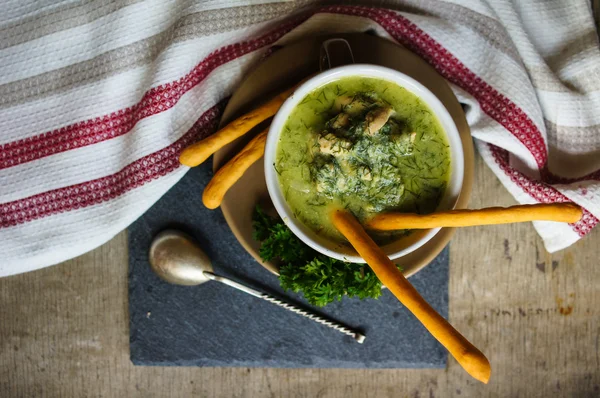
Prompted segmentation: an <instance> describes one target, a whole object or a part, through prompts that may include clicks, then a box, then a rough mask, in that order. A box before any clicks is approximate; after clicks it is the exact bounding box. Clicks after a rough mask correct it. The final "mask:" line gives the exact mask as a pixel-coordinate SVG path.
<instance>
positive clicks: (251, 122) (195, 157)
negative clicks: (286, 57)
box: [179, 86, 297, 167]
mask: <svg viewBox="0 0 600 398" xmlns="http://www.w3.org/2000/svg"><path fill="white" fill-rule="evenodd" d="M296 87H297V86H294V87H292V88H290V89H287V90H285V91H284V92H282V93H281V94H279V95H277V96H276V97H274V98H272V99H271V100H270V101H268V102H266V103H264V104H263V105H261V106H260V107H258V108H256V109H254V110H253V111H250V112H249V113H247V114H245V115H243V116H240V117H239V118H237V119H235V120H234V121H232V122H231V123H229V124H228V125H227V126H225V127H223V128H222V129H221V130H219V131H217V132H216V133H214V134H213V135H211V136H209V137H207V138H205V139H203V140H202V141H199V142H196V143H195V144H192V145H190V146H188V147H187V148H185V149H184V150H183V151H182V152H181V155H179V162H180V163H181V164H183V165H185V166H189V167H195V166H198V165H199V164H201V163H202V162H204V161H205V160H206V159H208V157H209V156H210V155H212V154H213V153H215V152H217V151H218V150H219V149H221V148H223V147H224V146H225V145H227V144H229V143H230V142H232V141H233V140H235V139H236V138H239V137H241V136H242V135H244V134H246V133H247V132H248V131H250V130H251V129H252V128H253V127H254V126H256V125H258V124H259V123H260V122H262V121H264V120H266V119H268V118H270V117H271V116H273V115H274V114H275V113H277V111H278V110H279V108H280V107H281V105H282V104H283V103H284V101H285V100H286V99H287V98H288V97H289V96H290V95H291V94H292V93H293V92H294V90H295V89H296Z"/></svg>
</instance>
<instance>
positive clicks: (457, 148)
mask: <svg viewBox="0 0 600 398" xmlns="http://www.w3.org/2000/svg"><path fill="white" fill-rule="evenodd" d="M350 76H364V77H371V78H377V79H382V80H387V81H389V82H392V83H395V84H397V85H399V86H401V87H404V88H405V89H407V90H408V91H410V92H412V93H413V94H415V95H416V96H418V97H419V98H420V99H421V100H422V101H423V102H425V103H426V104H427V105H428V106H429V108H430V109H431V110H432V111H433V113H434V114H435V115H436V116H437V118H438V120H439V122H440V124H441V125H442V128H443V129H444V131H445V133H446V137H447V139H448V143H449V145H450V179H449V181H448V185H447V188H446V192H445V193H444V196H443V197H442V200H441V201H440V204H439V206H438V210H450V209H453V208H454V206H455V205H456V201H457V200H458V197H459V195H460V191H461V188H462V184H463V175H464V158H463V149H462V144H461V140H460V136H459V134H458V130H457V128H456V125H455V124H454V121H453V120H452V117H451V116H450V114H449V113H448V111H447V110H446V108H445V107H444V105H443V104H442V103H441V102H440V100H439V99H438V98H437V97H436V96H435V95H434V94H433V93H432V92H431V91H429V90H428V89H427V88H426V87H425V86H423V85H422V84H421V83H419V82H418V81H416V80H415V79H413V78H412V77H409V76H407V75H405V74H404V73H401V72H398V71H396V70H393V69H389V68H385V67H382V66H376V65H368V64H354V65H348V66H342V67H339V68H335V69H330V70H328V71H325V72H322V73H320V74H318V75H316V76H315V77H313V78H311V79H309V80H307V81H306V82H305V83H304V84H302V85H301V86H300V87H299V88H298V89H296V91H295V92H294V94H293V95H292V96H291V97H290V98H288V99H287V101H285V103H284V104H283V105H282V107H281V108H280V109H279V111H278V112H277V114H276V115H275V118H274V119H273V121H272V122H271V127H270V129H269V134H268V137H267V143H266V147H265V157H264V158H265V178H266V181H267V189H268V191H269V196H270V197H271V200H272V201H273V204H274V205H275V209H276V210H277V212H278V213H279V215H280V216H281V218H282V219H283V221H284V222H285V223H286V225H287V226H288V227H289V228H290V229H291V230H292V232H293V233H294V234H296V236H298V238H300V239H301V240H302V241H303V242H304V243H306V244H307V245H309V246H310V247H312V248H313V249H315V250H316V251H318V252H321V253H323V254H325V255H327V256H330V257H333V258H336V259H338V260H344V261H350V262H355V263H364V260H363V259H362V258H361V257H359V256H358V255H357V253H356V252H355V251H354V250H353V249H352V248H350V247H347V246H345V245H341V244H339V243H336V242H332V241H330V240H328V239H326V238H324V237H322V236H319V235H317V234H316V233H315V232H314V231H312V230H311V229H310V228H308V227H307V226H305V225H304V224H303V223H302V222H301V221H300V220H298V219H296V218H295V217H294V215H293V212H292V211H291V209H290V207H289V206H288V204H287V203H286V201H285V199H284V196H283V192H282V191H281V186H280V185H279V180H278V174H277V172H276V170H275V167H274V164H275V155H276V152H277V146H278V145H279V136H280V134H281V131H282V130H283V126H284V125H285V124H286V122H287V119H288V117H289V115H290V113H291V112H292V110H293V109H294V108H295V107H296V105H298V103H299V102H300V101H302V99H303V98H304V97H305V96H306V95H307V94H309V93H310V92H312V91H313V90H315V89H317V88H318V87H321V86H323V85H325V84H328V83H331V82H332V81H335V80H338V79H341V78H344V77H350ZM439 230H440V228H435V229H429V230H416V231H414V232H413V233H411V234H410V235H408V236H406V237H403V238H400V239H399V240H397V241H395V242H392V243H390V244H387V245H385V246H383V247H382V249H383V250H384V252H385V253H386V254H387V255H388V256H389V257H390V258H391V259H392V260H394V259H397V258H399V257H402V256H403V255H405V254H408V253H410V252H412V251H414V250H416V249H418V248H419V247H421V246H423V245H424V244H425V243H426V242H427V241H428V240H430V239H431V238H432V237H433V236H434V235H435V234H436V233H437V232H438V231H439Z"/></svg>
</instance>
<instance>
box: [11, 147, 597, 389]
mask: <svg viewBox="0 0 600 398" xmlns="http://www.w3.org/2000/svg"><path fill="white" fill-rule="evenodd" d="M514 203H515V202H514V200H513V199H512V198H511V196H510V195H509V194H508V193H507V191H506V190H505V189H504V188H503V187H502V186H501V184H500V182H499V181H498V180H497V179H496V178H495V177H494V175H493V174H492V172H491V171H490V170H489V169H488V168H487V167H486V166H485V165H484V164H483V162H482V161H481V159H479V158H478V159H477V162H476V179H475V187H474V192H473V198H472V201H471V206H472V207H483V206H489V205H503V206H504V205H511V204H514ZM599 236H600V231H599V230H598V228H597V229H596V230H595V231H594V232H592V233H591V234H590V235H589V236H587V237H586V238H585V239H583V240H582V241H580V242H578V243H577V244H575V245H574V246H572V247H570V248H569V249H567V250H564V251H562V252H559V253H555V254H552V255H550V254H548V253H546V251H545V249H544V247H543V244H542V241H541V239H540V238H539V237H538V236H537V234H536V233H535V231H534V229H533V226H532V225H531V224H530V223H527V224H518V225H517V224H515V225H505V226H493V227H475V228H468V229H462V230H460V231H458V233H457V234H456V235H455V237H454V239H453V241H452V244H451V257H450V258H451V260H450V261H451V262H450V287H449V289H450V290H449V292H450V321H451V322H452V323H453V324H454V325H455V326H456V327H457V328H458V329H459V330H461V331H462V332H463V333H464V334H465V335H466V336H467V337H468V338H470V340H471V341H473V342H474V343H475V344H476V345H477V346H478V347H479V348H480V349H481V350H482V351H483V352H484V353H485V354H486V355H487V356H488V358H489V359H490V362H491V364H492V377H491V381H490V383H489V384H488V385H483V384H479V383H478V382H476V381H474V380H473V379H471V378H470V377H469V376H468V375H467V374H466V373H465V372H464V371H463V370H462V369H461V368H460V366H459V365H458V364H457V363H456V362H455V361H454V360H453V359H451V358H450V359H449V360H448V365H447V367H446V369H445V370H416V369H415V370H406V369H400V370H334V369H332V370H318V369H314V370H311V369H302V370H294V369H254V368H175V367H136V366H133V365H132V364H131V362H130V361H129V348H128V347H129V319H128V310H127V239H126V234H125V233H124V232H123V233H121V234H119V235H117V236H116V237H115V238H114V239H113V240H111V241H110V242H108V243H107V244H105V245H104V246H102V247H100V248H99V249H97V250H94V251H92V252H90V253H88V254H85V255H83V256H81V257H79V258H76V259H74V260H71V261H67V262H65V263H63V264H60V265H58V266H54V267H50V268H46V269H43V270H39V271H35V272H31V273H28V274H23V275H16V276H12V277H7V278H2V279H0V397H12V396H16V397H19V396H23V397H30V396H49V397H55V396H65V397H71V396H72V397H84V396H90V397H91V396H94V397H95V396H103V397H135V396H140V397H153V396H157V397H166V396H190V395H191V394H194V395H197V396H207V397H213V396H223V397H245V396H248V397H261V396H269V397H316V396H318V397H343V398H347V397H352V396H357V397H386V396H387V397H402V396H411V397H413V396H414V397H448V396H474V397H484V396H501V397H508V396H510V397H515V396H528V397H529V396H543V397H549V396H558V395H561V396H569V397H572V396H600V351H599V347H598V344H599V341H600V266H599V264H598V262H599V258H600V245H598V242H599V240H598V237H599ZM390 338H395V339H400V338H402V336H390Z"/></svg>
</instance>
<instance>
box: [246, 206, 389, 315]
mask: <svg viewBox="0 0 600 398" xmlns="http://www.w3.org/2000/svg"><path fill="white" fill-rule="evenodd" d="M253 227H254V239H256V240H257V241H259V242H261V245H260V256H261V258H262V259H263V260H264V261H272V260H276V261H279V263H280V269H279V272H280V276H279V280H280V283H281V287H282V288H284V289H285V290H292V291H293V292H296V293H299V292H301V293H302V294H303V295H304V297H305V298H306V300H307V301H308V302H309V303H310V304H312V305H316V306H319V307H322V306H324V305H326V304H329V303H331V302H333V301H335V300H337V301H339V300H341V299H342V297H343V296H349V297H358V298H360V299H364V298H369V297H370V298H378V297H379V296H380V295H381V282H380V281H379V279H378V278H377V277H376V276H375V274H374V273H373V271H372V270H371V269H370V268H369V267H368V266H367V265H366V264H356V263H348V262H344V261H340V260H336V259H333V258H331V257H327V256H325V255H323V254H320V253H318V252H316V251H315V250H313V249H312V248H310V247H309V246H307V245H306V244H304V243H303V242H302V241H301V240H300V239H298V238H297V237H296V236H295V235H294V234H293V233H292V231H291V230H290V229H289V228H288V227H287V226H286V225H285V224H284V223H283V222H282V221H280V220H278V219H276V218H273V217H270V216H268V215H267V214H265V213H264V212H263V211H262V210H261V209H260V207H257V208H256V211H255V213H254V219H253Z"/></svg>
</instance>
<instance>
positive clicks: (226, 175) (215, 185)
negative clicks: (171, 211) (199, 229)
mask: <svg viewBox="0 0 600 398" xmlns="http://www.w3.org/2000/svg"><path fill="white" fill-rule="evenodd" d="M268 132H269V128H268V127H267V128H266V129H265V130H263V131H262V132H261V133H260V134H258V135H257V136H256V137H254V138H253V139H252V141H250V142H249V143H248V145H246V146H245V147H244V149H242V150H241V151H240V152H239V153H238V154H237V155H235V156H234V157H233V159H231V160H230V161H229V162H227V163H226V164H225V166H223V167H221V168H220V169H219V171H217V173H216V174H215V175H214V176H213V178H212V179H211V180H210V182H209V183H208V185H207V186H206V188H204V193H203V194H202V202H203V203H204V206H206V207H208V208H209V209H216V208H217V207H219V206H220V205H221V202H222V201H223V197H224V196H225V194H226V193H227V191H228V190H229V188H231V186H232V185H233V184H235V182H236V181H237V180H239V179H240V178H241V177H242V175H244V173H245V172H246V170H248V168H249V167H250V166H252V164H254V162H256V161H257V160H258V159H260V158H261V157H262V156H263V155H264V154H265V143H266V141H267V133H268Z"/></svg>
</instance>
